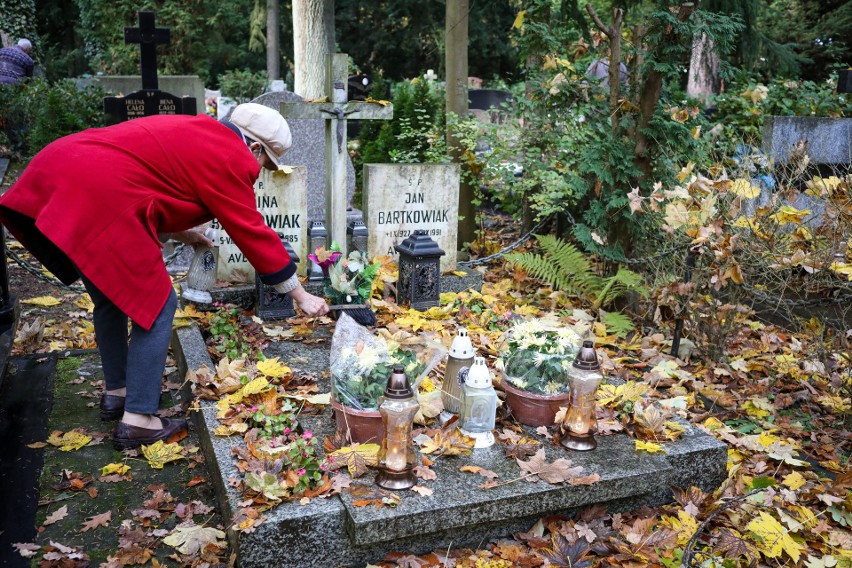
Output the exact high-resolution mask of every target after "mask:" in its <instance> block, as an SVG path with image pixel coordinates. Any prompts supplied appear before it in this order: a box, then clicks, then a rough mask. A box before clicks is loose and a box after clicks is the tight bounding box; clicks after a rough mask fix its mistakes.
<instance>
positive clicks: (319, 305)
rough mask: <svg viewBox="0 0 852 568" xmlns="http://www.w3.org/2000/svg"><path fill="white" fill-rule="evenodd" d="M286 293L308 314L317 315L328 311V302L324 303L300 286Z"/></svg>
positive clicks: (322, 314)
mask: <svg viewBox="0 0 852 568" xmlns="http://www.w3.org/2000/svg"><path fill="white" fill-rule="evenodd" d="M288 294H289V295H290V297H291V298H293V301H294V302H296V304H298V306H299V309H300V310H302V311H303V312H305V314H306V315H308V316H311V317H319V316H324V315H325V314H327V313H328V304H326V303H325V300H323V299H322V298H318V297H317V296H314V295H313V294H308V293H307V292H306V291H305V289H304V288H302V287H301V286H299V287H298V288H296V289H295V290H293V291H292V292H288Z"/></svg>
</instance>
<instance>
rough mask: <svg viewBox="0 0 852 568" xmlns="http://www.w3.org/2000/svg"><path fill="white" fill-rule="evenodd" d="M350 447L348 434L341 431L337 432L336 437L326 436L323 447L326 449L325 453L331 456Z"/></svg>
mask: <svg viewBox="0 0 852 568" xmlns="http://www.w3.org/2000/svg"><path fill="white" fill-rule="evenodd" d="M348 445H349V440H348V439H347V437H346V432H343V431H341V430H337V431H335V433H334V435H332V436H326V437H325V440H324V441H323V447H324V448H325V453H327V454H330V453H332V452H335V451H337V450H339V449H340V448H345V447H346V446H348Z"/></svg>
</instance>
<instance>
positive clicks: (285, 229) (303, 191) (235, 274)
mask: <svg viewBox="0 0 852 568" xmlns="http://www.w3.org/2000/svg"><path fill="white" fill-rule="evenodd" d="M306 180H307V171H306V168H305V167H304V166H297V167H293V171H292V172H291V173H289V174H288V173H285V172H284V171H283V170H279V171H277V172H270V171H268V170H265V169H264V170H261V174H260V177H259V178H258V179H257V182H255V184H254V193H255V197H256V199H257V209H258V211H260V213H261V214H262V215H263V218H264V220H265V221H266V224H267V225H268V226H269V227H271V228H272V229H273V230H274V231H275V232H276V233H278V234H279V236H281V238H282V240H283V241H285V242H287V243H289V244H290V246H291V247H293V250H294V251H296V255H297V256H298V257H299V258H300V259H301V262H300V263H299V267H298V271H297V274H299V275H300V276H305V275H306V274H307V268H306V267H307V261H306V260H305V259H307V257H308V249H307V246H308V222H307V215H308V214H307V193H308V192H307V181H306ZM211 226H212V227H213V228H214V229H217V230H218V236H217V240H216V242H215V245H216V246H217V247H218V250H219V255H218V259H217V261H218V264H217V268H216V280H217V281H219V282H228V283H231V284H249V283H251V284H252V285H253V284H254V277H255V271H254V268H253V267H252V266H251V264H249V262H248V261H247V260H246V258H245V256H244V255H243V253H242V252H240V250H239V248H238V247H237V245H235V244H234V242H233V241H232V240H231V238H230V237H229V236H228V233H227V232H226V231H225V230H224V229H223V228H222V225H221V224H220V223H219V222H218V221H216V220H214V221H213V224H212V225H211Z"/></svg>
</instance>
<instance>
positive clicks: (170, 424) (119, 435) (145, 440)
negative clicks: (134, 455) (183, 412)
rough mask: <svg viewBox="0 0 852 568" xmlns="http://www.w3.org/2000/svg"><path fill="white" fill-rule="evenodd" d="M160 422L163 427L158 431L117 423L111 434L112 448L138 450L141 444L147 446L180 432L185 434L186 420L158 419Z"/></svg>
mask: <svg viewBox="0 0 852 568" xmlns="http://www.w3.org/2000/svg"><path fill="white" fill-rule="evenodd" d="M160 420H161V421H162V423H163V427H162V428H159V429H156V428H155V429H151V428H141V427H139V426H131V425H130V424H125V423H124V422H119V423H118V424H116V425H115V430H114V431H113V433H112V447H114V448H115V449H116V450H127V449H130V448H138V447H139V446H141V445H143V444H145V445H148V444H153V443H154V442H157V441H159V440H167V439H168V438H171V437H172V436H173V435H175V434H178V433H179V432H181V431H183V432H186V428H187V426H186V420H183V419H180V420H175V419H170V418H162V417H160Z"/></svg>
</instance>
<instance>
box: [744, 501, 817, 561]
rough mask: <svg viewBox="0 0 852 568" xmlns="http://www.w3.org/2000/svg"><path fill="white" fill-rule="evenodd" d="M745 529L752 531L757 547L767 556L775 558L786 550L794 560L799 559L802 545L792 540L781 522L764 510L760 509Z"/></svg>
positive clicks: (802, 548)
mask: <svg viewBox="0 0 852 568" xmlns="http://www.w3.org/2000/svg"><path fill="white" fill-rule="evenodd" d="M746 529H748V530H749V531H751V532H752V533H754V535H755V537H756V539H757V543H756V544H757V548H758V549H759V550H760V551H761V552H762V553H763V554H764V555H766V556H768V557H769V558H777V557H779V556H781V553H782V552H786V553H787V555H788V556H790V558H792V559H793V561H794V562H798V561H799V556H800V555H801V553H802V551H803V550H804V547H803V546H802V545H801V544H799V543H798V542H796V541H795V540H793V538H792V537H791V536H790V535H789V533H788V531H787V529H785V528H784V527H783V526H782V525H781V523H779V522H778V521H777V520H775V517H773V516H772V515H770V514H769V513H767V512H765V511H760V518H759V519H752V521H751V522H750V523H749V524H748V525H746Z"/></svg>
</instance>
